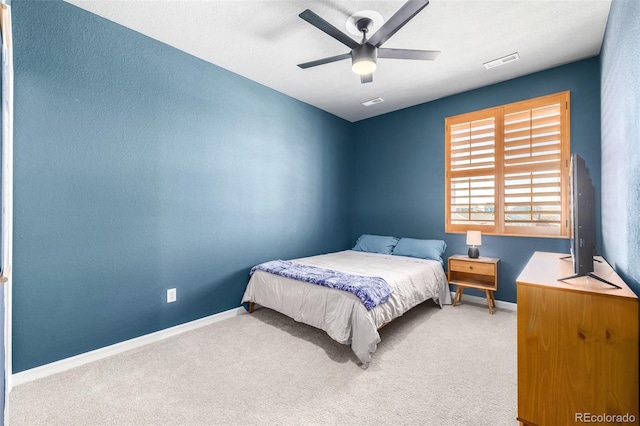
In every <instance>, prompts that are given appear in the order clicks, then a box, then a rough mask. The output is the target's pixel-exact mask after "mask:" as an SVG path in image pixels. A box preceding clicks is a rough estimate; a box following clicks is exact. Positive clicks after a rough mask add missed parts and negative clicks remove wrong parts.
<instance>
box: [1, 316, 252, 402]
mask: <svg viewBox="0 0 640 426" xmlns="http://www.w3.org/2000/svg"><path fill="white" fill-rule="evenodd" d="M244 313H246V310H245V309H244V307H242V306H240V307H238V308H234V309H229V310H228V311H224V312H220V313H217V314H215V315H211V316H208V317H204V318H200V319H197V320H194V321H190V322H187V323H184V324H180V325H176V326H175V327H171V328H166V329H164V330H160V331H156V332H154V333H150V334H146V335H144V336H140V337H136V338H134V339H130V340H126V341H124V342H120V343H116V344H114V345H111V346H105V347H104V348H100V349H96V350H93V351H90V352H85V353H83V354H80V355H76V356H72V357H69V358H65V359H61V360H60V361H55V362H52V363H50V364H45V365H42V366H40V367H35V368H31V369H29V370H25V371H21V372H19V373H16V374H13V375H11V380H10V382H9V383H11V387H13V386H17V385H21V384H23V383H27V382H31V381H33V380H36V379H41V378H43V377H47V376H50V375H52V374H56V373H61V372H63V371H66V370H70V369H72V368H75V367H79V366H81V365H85V364H88V363H90V362H94V361H98V360H100V359H104V358H107V357H110V356H112V355H116V354H119V353H122V352H126V351H129V350H131V349H135V348H139V347H141V346H144V345H148V344H149V343H155V342H159V341H160V340H164V339H166V338H168V337H173V336H176V335H178V334H182V333H185V332H187V331H191V330H195V329H198V328H200V327H204V326H207V325H210V324H213V323H216V322H218V321H222V320H225V319H228V318H232V317H235V316H237V315H242V314H244ZM9 391H11V389H9Z"/></svg>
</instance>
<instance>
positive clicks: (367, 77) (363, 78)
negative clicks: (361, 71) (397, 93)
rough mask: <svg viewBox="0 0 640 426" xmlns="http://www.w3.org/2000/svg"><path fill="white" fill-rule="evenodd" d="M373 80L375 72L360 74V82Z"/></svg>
mask: <svg viewBox="0 0 640 426" xmlns="http://www.w3.org/2000/svg"><path fill="white" fill-rule="evenodd" d="M372 81H373V74H365V75H361V76H360V83H362V84H365V83H371V82H372Z"/></svg>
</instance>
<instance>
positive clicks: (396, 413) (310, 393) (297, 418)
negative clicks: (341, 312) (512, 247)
mask: <svg viewBox="0 0 640 426" xmlns="http://www.w3.org/2000/svg"><path fill="white" fill-rule="evenodd" d="M380 334H381V337H382V342H381V343H380V344H379V346H378V351H377V352H376V353H374V355H373V360H372V363H371V366H370V367H369V368H368V369H366V370H364V369H362V368H361V367H359V366H358V365H357V361H356V358H355V356H354V355H353V353H352V352H351V350H350V349H349V347H347V346H344V345H340V344H338V343H336V342H334V341H333V340H331V339H330V338H329V337H328V336H327V335H326V334H325V333H324V332H322V331H320V330H317V329H314V328H312V327H309V326H307V325H304V324H300V323H296V322H295V321H293V320H291V319H289V318H287V317H285V316H283V315H281V314H278V313H276V312H274V311H271V310H269V309H259V310H257V311H256V312H254V313H253V314H252V315H240V316H237V317H234V318H231V319H228V320H225V321H222V322H219V323H216V324H213V325H210V326H206V327H203V328H201V329H198V330H195V331H191V332H188V333H185V334H182V335H179V336H176V337H173V338H170V339H167V340H164V341H162V342H158V343H155V344H151V345H148V346H145V347H142V348H139V349H135V350H132V351H129V352H127V353H124V354H120V355H116V356H113V357H110V358H107V359H104V360H101V361H98V362H95V363H92V364H88V365H85V366H82V367H78V368H76V369H73V370H69V371H67V372H64V373H60V374H57V375H55V376H50V377H47V378H44V379H40V380H37V381H34V382H30V383H26V384H23V385H20V386H17V387H16V388H14V390H13V391H12V392H11V395H10V400H9V416H10V417H9V421H10V423H9V424H10V425H11V426H14V425H15V426H17V425H265V424H278V425H307V424H309V425H322V424H335V425H402V424H406V425H492V426H494V425H516V424H517V422H516V420H515V418H516V404H517V387H516V379H517V373H516V371H517V370H516V368H517V367H516V313H515V312H510V311H506V310H504V309H498V310H497V311H496V312H495V314H494V315H489V313H488V311H487V308H486V306H479V305H473V304H469V303H463V304H462V305H459V306H457V307H455V308H453V307H451V306H446V307H445V308H444V309H440V308H438V307H437V306H435V305H434V304H433V303H432V302H430V301H428V302H426V303H424V304H423V305H420V306H418V307H416V308H414V309H413V310H411V311H410V312H409V313H407V314H406V315H405V316H404V317H402V318H399V319H397V320H395V321H394V322H392V323H391V324H389V325H388V326H386V327H385V328H383V329H382V330H381V331H380Z"/></svg>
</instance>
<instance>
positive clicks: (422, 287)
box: [242, 250, 451, 366]
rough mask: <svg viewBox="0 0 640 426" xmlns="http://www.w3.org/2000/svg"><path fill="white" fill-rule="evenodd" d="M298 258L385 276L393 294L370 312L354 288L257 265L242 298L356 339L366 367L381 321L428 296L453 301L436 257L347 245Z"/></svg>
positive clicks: (354, 346)
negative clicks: (286, 274)
mask: <svg viewBox="0 0 640 426" xmlns="http://www.w3.org/2000/svg"><path fill="white" fill-rule="evenodd" d="M293 261H294V262H298V263H302V264H305V265H312V266H317V267H321V268H327V269H333V270H336V271H342V272H345V273H349V274H354V275H368V276H376V277H381V278H383V279H384V280H385V281H386V282H387V283H388V284H389V285H390V286H391V288H392V289H393V293H392V294H391V296H390V297H389V300H388V301H387V302H385V303H382V304H380V305H378V306H376V307H375V308H373V309H371V310H370V311H367V309H366V308H365V306H364V304H363V303H362V302H361V301H360V299H358V298H357V297H356V296H355V295H354V294H352V293H349V292H346V291H342V290H335V289H331V288H327V287H323V286H320V285H316V284H310V283H306V282H303V281H297V280H294V279H291V278H285V277H281V276H278V275H274V274H270V273H268V272H264V271H260V270H257V271H255V273H254V274H253V275H252V277H251V279H250V280H249V284H248V285H247V289H246V291H245V293H244V296H243V297H242V302H255V303H257V304H259V305H261V306H265V307H267V308H270V309H273V310H276V311H278V312H281V313H283V314H285V315H287V316H289V317H291V318H293V319H294V320H296V321H299V322H303V323H305V324H309V325H312V326H314V327H317V328H320V329H322V330H324V331H326V332H327V334H328V335H329V336H330V337H331V338H332V339H334V340H335V341H337V342H339V343H343V344H347V345H348V344H351V349H352V350H353V352H354V353H355V354H356V356H357V357H358V359H360V361H362V363H363V364H364V365H365V366H367V365H369V362H370V361H371V354H372V353H373V352H375V350H376V349H377V346H378V343H379V342H380V335H379V334H378V328H379V327H380V326H382V325H383V324H385V323H387V322H389V321H391V320H393V319H394V318H397V317H399V316H401V315H402V314H404V313H405V312H407V311H408V310H409V309H411V308H413V307H414V306H416V305H418V304H420V303H422V302H424V301H425V300H427V299H433V300H434V301H435V302H436V303H438V304H440V306H442V304H449V303H451V293H450V292H449V286H448V283H447V278H446V276H445V274H444V270H443V269H442V265H441V264H440V262H437V261H434V260H425V259H417V258H412V257H404V256H392V255H384V254H377V253H364V252H359V251H352V250H346V251H341V252H337V253H329V254H323V255H320V256H312V257H305V258H301V259H294V260H293Z"/></svg>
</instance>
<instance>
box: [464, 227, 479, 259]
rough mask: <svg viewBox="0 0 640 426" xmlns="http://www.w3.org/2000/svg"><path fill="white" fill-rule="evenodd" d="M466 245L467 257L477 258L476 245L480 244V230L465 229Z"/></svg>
mask: <svg viewBox="0 0 640 426" xmlns="http://www.w3.org/2000/svg"><path fill="white" fill-rule="evenodd" d="M467 245H468V246H471V247H469V253H468V254H469V257H470V258H472V259H477V258H478V257H479V256H480V250H478V247H476V246H481V245H482V233H481V232H480V231H467Z"/></svg>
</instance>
